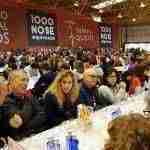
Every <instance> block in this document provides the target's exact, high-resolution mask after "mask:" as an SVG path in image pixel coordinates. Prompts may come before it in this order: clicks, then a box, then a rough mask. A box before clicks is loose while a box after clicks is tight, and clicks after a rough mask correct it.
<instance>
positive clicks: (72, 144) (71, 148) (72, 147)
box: [66, 134, 79, 150]
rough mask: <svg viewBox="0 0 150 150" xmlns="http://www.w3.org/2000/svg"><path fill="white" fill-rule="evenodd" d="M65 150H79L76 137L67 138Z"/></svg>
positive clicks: (69, 136)
mask: <svg viewBox="0 0 150 150" xmlns="http://www.w3.org/2000/svg"><path fill="white" fill-rule="evenodd" d="M66 140H67V150H79V141H78V139H77V137H76V136H73V135H71V134H70V135H68V136H67V139H66Z"/></svg>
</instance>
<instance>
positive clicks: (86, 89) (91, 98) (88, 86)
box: [80, 68, 112, 110]
mask: <svg viewBox="0 0 150 150" xmlns="http://www.w3.org/2000/svg"><path fill="white" fill-rule="evenodd" d="M97 81H98V74H97V72H96V70H95V69H94V68H90V69H87V70H85V71H84V73H83V82H82V85H81V88H80V102H81V103H82V104H85V105H89V106H92V107H93V108H94V109H95V110H96V109H100V108H102V107H105V106H108V105H111V104H112V103H111V102H110V101H107V100H104V99H103V98H102V97H101V96H100V95H99V93H98V88H97Z"/></svg>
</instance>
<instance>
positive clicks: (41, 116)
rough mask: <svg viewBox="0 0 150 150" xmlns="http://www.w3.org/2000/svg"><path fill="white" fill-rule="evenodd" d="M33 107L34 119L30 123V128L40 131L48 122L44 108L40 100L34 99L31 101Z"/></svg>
mask: <svg viewBox="0 0 150 150" xmlns="http://www.w3.org/2000/svg"><path fill="white" fill-rule="evenodd" d="M31 105H32V107H31V109H32V117H31V120H30V121H29V124H28V128H30V129H31V130H32V131H34V130H38V129H39V130H40V129H41V128H42V126H43V125H44V124H45V122H46V114H45V112H44V108H43V107H42V106H41V105H40V104H39V102H38V100H36V99H34V98H33V99H32V100H31Z"/></svg>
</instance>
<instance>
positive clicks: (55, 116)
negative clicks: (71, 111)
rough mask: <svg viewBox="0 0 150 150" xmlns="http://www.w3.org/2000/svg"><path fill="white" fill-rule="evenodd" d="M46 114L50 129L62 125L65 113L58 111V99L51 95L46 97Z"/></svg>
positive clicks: (48, 94)
mask: <svg viewBox="0 0 150 150" xmlns="http://www.w3.org/2000/svg"><path fill="white" fill-rule="evenodd" d="M45 112H46V116H47V121H48V124H49V126H50V127H52V126H55V125H58V124H60V123H61V122H62V121H64V120H65V119H64V116H63V112H62V113H60V112H59V111H58V104H57V98H56V97H55V96H54V95H51V94H50V93H47V94H46V96H45Z"/></svg>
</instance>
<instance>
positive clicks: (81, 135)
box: [19, 93, 145, 150]
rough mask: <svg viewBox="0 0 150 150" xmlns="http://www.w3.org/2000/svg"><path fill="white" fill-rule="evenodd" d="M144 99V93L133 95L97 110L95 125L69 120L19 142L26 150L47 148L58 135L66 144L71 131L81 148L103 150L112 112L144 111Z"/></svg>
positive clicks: (82, 149)
mask: <svg viewBox="0 0 150 150" xmlns="http://www.w3.org/2000/svg"><path fill="white" fill-rule="evenodd" d="M143 99H144V93H142V94H140V95H138V96H134V97H131V98H129V99H128V101H124V102H121V103H119V104H116V105H112V106H109V107H106V108H103V109H101V110H99V111H97V112H95V113H94V114H93V125H92V127H89V128H88V129H84V128H81V127H80V125H79V122H78V121H77V120H73V121H67V122H65V123H63V124H62V125H60V126H58V127H55V128H53V129H50V130H47V131H44V132H42V133H40V134H37V135H35V136H32V137H31V138H27V139H25V140H23V141H21V142H19V144H21V145H22V146H23V147H24V148H25V150H46V148H45V145H46V141H47V139H48V138H49V137H53V136H54V137H57V139H59V140H60V141H61V143H62V144H64V143H65V136H66V134H67V131H71V132H72V133H73V134H75V135H76V136H77V138H78V139H79V150H92V149H93V150H103V147H104V144H105V143H106V140H107V139H108V134H107V124H108V122H109V121H111V119H112V115H111V114H112V112H114V111H115V110H117V109H118V108H119V109H120V110H121V114H128V113H142V112H143V109H144V107H145V103H144V100H143ZM64 145H65V144H64ZM63 150H65V148H63Z"/></svg>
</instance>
